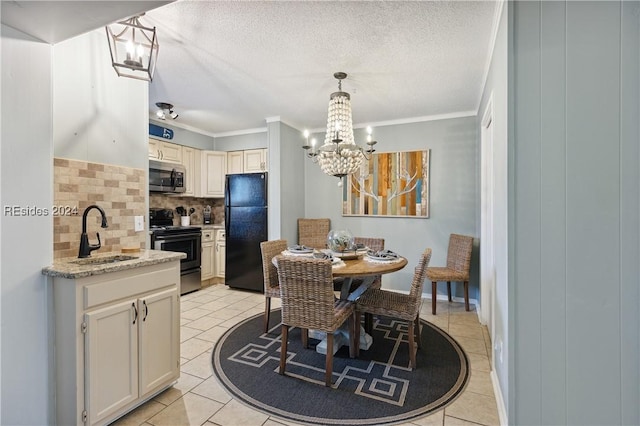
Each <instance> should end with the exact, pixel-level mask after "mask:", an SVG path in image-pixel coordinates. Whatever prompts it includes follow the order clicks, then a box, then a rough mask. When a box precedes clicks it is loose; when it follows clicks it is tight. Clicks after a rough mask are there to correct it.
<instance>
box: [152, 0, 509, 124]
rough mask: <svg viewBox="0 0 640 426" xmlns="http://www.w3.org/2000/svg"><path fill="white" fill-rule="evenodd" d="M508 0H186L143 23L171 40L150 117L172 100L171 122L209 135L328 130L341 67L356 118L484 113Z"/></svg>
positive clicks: (163, 51) (165, 44)
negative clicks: (285, 128) (502, 4)
mask: <svg viewBox="0 0 640 426" xmlns="http://www.w3.org/2000/svg"><path fill="white" fill-rule="evenodd" d="M497 5H498V3H496V2H493V1H471V2H464V1H412V2H400V1H388V2H359V1H358V2H346V1H344V2H343V1H318V2H313V1H295V2H275V1H273V2H271V1H269V2H263V1H257V2H235V1H233V2H231V1H190V0H181V1H180V0H179V1H177V2H174V3H170V4H168V5H166V6H163V7H160V8H157V9H155V10H152V11H150V12H147V14H146V16H145V17H144V18H143V20H142V22H143V23H145V24H147V25H155V26H156V27H157V31H158V39H159V43H160V52H159V56H158V64H157V69H156V73H155V76H154V80H153V82H152V83H151V85H150V88H149V105H150V117H152V118H153V117H154V112H155V110H154V104H155V102H169V103H172V104H173V105H174V109H175V110H176V112H177V113H178V114H179V115H180V116H179V118H178V119H177V120H175V121H170V123H171V124H175V125H177V126H181V127H185V128H191V129H198V130H200V131H202V132H203V133H206V134H213V135H217V134H224V133H226V132H235V131H243V130H247V129H255V128H261V127H265V123H266V122H265V119H267V118H269V117H280V119H281V120H282V121H284V122H286V123H289V124H291V125H293V126H294V127H297V128H299V129H302V128H311V129H321V128H323V126H325V124H326V114H327V111H326V108H327V105H328V100H329V95H330V93H331V92H334V91H336V90H337V80H335V79H334V78H333V73H334V72H336V71H344V72H346V73H347V74H348V75H349V76H348V77H347V79H346V80H345V81H344V83H343V90H344V91H347V92H349V93H351V102H352V106H353V121H354V124H355V125H364V124H366V123H380V122H385V121H393V120H403V119H410V118H415V117H425V116H432V115H440V114H455V113H460V112H467V111H476V109H477V108H478V104H479V101H480V95H481V91H482V85H483V79H484V75H485V72H486V67H487V63H488V57H489V53H490V43H491V36H492V31H493V20H494V14H495V8H496V6H497ZM167 123H168V124H169V121H168V122H167Z"/></svg>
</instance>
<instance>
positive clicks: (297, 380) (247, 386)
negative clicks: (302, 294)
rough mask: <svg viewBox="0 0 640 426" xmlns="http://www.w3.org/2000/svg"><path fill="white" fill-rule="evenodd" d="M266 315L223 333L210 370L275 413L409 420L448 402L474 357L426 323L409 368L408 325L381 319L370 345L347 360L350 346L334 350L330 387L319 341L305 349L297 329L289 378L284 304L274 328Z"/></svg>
mask: <svg viewBox="0 0 640 426" xmlns="http://www.w3.org/2000/svg"><path fill="white" fill-rule="evenodd" d="M262 318H263V317H262V314H259V315H256V316H254V317H252V318H249V319H247V320H245V321H243V322H241V323H239V324H238V325H236V326H235V327H233V328H231V329H230V330H229V331H228V332H226V333H225V334H224V335H223V336H222V337H220V339H219V340H218V342H217V343H216V345H215V347H214V351H213V360H212V362H213V371H214V373H215V375H216V376H217V377H218V379H219V380H220V382H221V383H222V384H223V386H224V387H225V388H226V389H227V390H228V391H229V392H230V393H231V394H232V395H233V396H234V397H235V398H237V399H238V400H240V401H242V402H244V403H245V404H247V405H249V406H251V407H254V408H256V409H258V410H260V411H263V412H266V413H268V414H270V415H274V416H276V417H281V418H283V419H289V420H292V421H295V422H300V423H304V424H321V425H383V424H393V423H399V422H406V421H409V420H410V419H413V418H416V417H421V416H424V415H426V414H429V413H430V412H433V411H435V410H438V409H440V408H442V407H444V406H446V405H447V404H449V403H451V402H452V401H453V400H454V399H455V398H456V397H457V396H458V395H459V394H460V392H462V390H463V389H464V387H465V385H466V383H467V381H468V379H469V362H468V360H467V356H466V355H465V353H464V351H463V350H462V348H461V347H460V345H459V344H458V343H457V342H456V341H455V340H454V339H453V338H452V337H451V336H449V335H448V334H447V333H446V332H444V331H443V330H441V329H440V328H438V327H436V326H434V325H433V324H430V323H428V322H425V321H421V322H422V327H421V328H422V349H420V350H418V354H417V364H418V368H417V369H416V370H413V371H411V370H410V369H409V368H408V367H409V353H408V352H409V351H408V348H407V345H408V344H407V337H406V333H407V326H406V323H404V322H396V321H394V320H392V319H389V318H384V317H381V318H378V319H377V320H376V322H375V326H374V330H373V333H372V336H373V344H372V345H371V348H370V349H369V350H367V351H362V350H361V351H360V357H359V358H358V359H351V358H349V349H348V347H346V346H344V347H342V348H341V349H340V350H339V351H338V352H337V353H336V355H335V356H334V364H333V382H334V385H333V388H327V387H325V386H324V365H325V364H324V363H325V356H324V355H322V354H319V353H317V352H316V351H315V345H316V344H317V343H318V342H319V341H318V340H314V339H309V343H310V347H309V349H304V348H303V347H302V343H301V339H300V330H299V329H296V328H292V329H291V330H290V331H289V347H288V351H289V358H288V361H287V372H286V375H285V376H281V375H279V374H278V367H279V363H280V324H279V323H278V321H280V310H275V311H273V312H272V313H271V324H277V325H274V326H273V328H272V329H271V330H270V332H269V333H267V334H264V333H263V332H262V327H263V322H262V321H263V319H262Z"/></svg>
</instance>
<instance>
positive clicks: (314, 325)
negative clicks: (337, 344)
mask: <svg viewBox="0 0 640 426" xmlns="http://www.w3.org/2000/svg"><path fill="white" fill-rule="evenodd" d="M276 262H277V263H278V279H279V281H280V297H281V299H282V324H285V325H289V326H294V327H301V328H311V329H316V330H322V331H331V330H333V329H334V328H335V324H334V316H335V314H334V293H333V280H332V278H331V261H330V260H328V259H314V258H308V257H294V256H290V257H287V256H276Z"/></svg>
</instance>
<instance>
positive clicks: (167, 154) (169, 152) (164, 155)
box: [149, 138, 182, 163]
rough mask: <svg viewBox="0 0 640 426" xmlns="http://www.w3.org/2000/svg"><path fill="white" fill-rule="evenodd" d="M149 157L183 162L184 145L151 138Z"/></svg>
mask: <svg viewBox="0 0 640 426" xmlns="http://www.w3.org/2000/svg"><path fill="white" fill-rule="evenodd" d="M149 158H152V159H154V160H159V161H168V162H171V163H182V145H176V144H174V143H169V142H163V141H160V140H157V139H151V138H149Z"/></svg>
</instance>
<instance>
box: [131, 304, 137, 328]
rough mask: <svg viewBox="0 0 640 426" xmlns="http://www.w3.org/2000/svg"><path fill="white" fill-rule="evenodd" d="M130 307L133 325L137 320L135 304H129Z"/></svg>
mask: <svg viewBox="0 0 640 426" xmlns="http://www.w3.org/2000/svg"><path fill="white" fill-rule="evenodd" d="M131 307H132V308H133V322H132V324H135V323H136V321H137V320H138V308H136V303H135V302H133V303H132V304H131Z"/></svg>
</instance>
